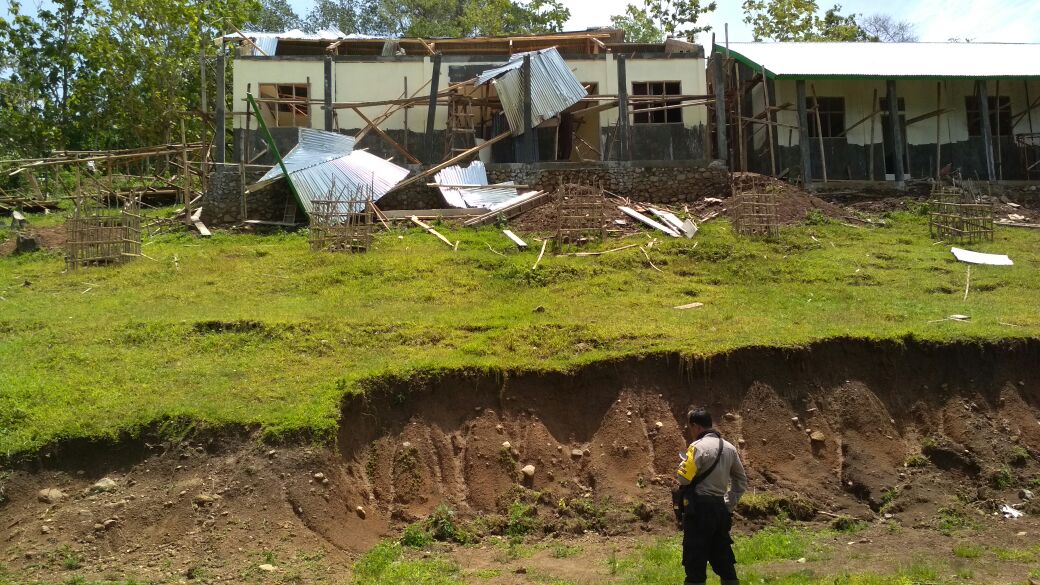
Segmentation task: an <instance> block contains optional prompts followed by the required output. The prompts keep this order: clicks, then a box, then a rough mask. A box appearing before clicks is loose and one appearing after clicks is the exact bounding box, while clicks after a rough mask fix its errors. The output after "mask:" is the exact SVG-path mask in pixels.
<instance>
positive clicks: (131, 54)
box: [0, 0, 259, 155]
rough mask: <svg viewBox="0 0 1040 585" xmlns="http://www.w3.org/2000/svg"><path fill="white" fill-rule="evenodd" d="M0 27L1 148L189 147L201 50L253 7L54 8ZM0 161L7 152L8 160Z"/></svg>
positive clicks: (99, 2) (65, 0) (171, 0)
mask: <svg viewBox="0 0 1040 585" xmlns="http://www.w3.org/2000/svg"><path fill="white" fill-rule="evenodd" d="M52 6H53V9H50V10H40V11H39V12H38V13H37V15H36V16H35V17H30V16H27V15H23V14H21V13H20V6H19V5H18V4H17V3H11V5H10V7H9V9H8V10H9V12H10V14H11V16H10V19H3V18H0V62H3V63H4V64H5V65H6V68H7V70H6V71H4V72H0V75H6V76H7V77H8V80H6V81H5V80H0V92H2V95H3V99H0V148H4V149H5V150H6V151H7V153H14V154H17V153H24V154H32V155H38V154H43V153H45V152H46V151H48V150H51V149H80V150H83V149H98V148H129V147H136V146H144V145H150V144H157V143H164V142H168V141H170V140H171V139H175V140H178V141H179V140H180V132H179V124H180V122H181V121H182V120H184V121H186V124H187V130H188V133H189V139H198V137H199V136H200V134H201V130H202V123H201V121H200V119H199V118H198V117H195V116H192V115H191V113H192V112H194V111H196V110H198V108H199V101H200V93H201V92H200V85H199V83H200V76H199V65H198V59H199V47H200V45H203V43H204V41H205V45H208V41H209V39H212V38H214V37H217V36H219V35H220V34H222V33H223V32H224V30H223V29H225V28H229V26H228V25H229V24H232V25H234V26H237V27H241V26H243V25H244V23H245V21H246V20H247V18H248V17H249V16H252V15H254V14H255V12H254V11H255V10H256V9H257V8H258V6H259V5H258V4H257V3H255V2H254V0H225V1H222V2H216V3H202V2H198V1H197V0H168V1H165V2H154V1H152V0H57V1H55V2H52ZM5 154H6V153H5Z"/></svg>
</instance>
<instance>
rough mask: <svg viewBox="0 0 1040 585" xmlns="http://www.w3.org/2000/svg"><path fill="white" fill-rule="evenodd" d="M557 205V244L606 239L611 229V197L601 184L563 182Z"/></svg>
mask: <svg viewBox="0 0 1040 585" xmlns="http://www.w3.org/2000/svg"><path fill="white" fill-rule="evenodd" d="M553 204H554V205H555V206H556V236H555V238H554V240H553V241H554V246H555V248H556V250H557V251H560V250H562V249H563V248H564V246H567V245H572V246H578V245H583V244H587V243H589V242H591V241H594V240H603V239H604V238H605V237H606V231H607V199H606V197H605V196H604V194H603V187H602V186H601V185H597V186H591V185H582V184H576V183H563V182H561V183H560V185H559V187H557V189H556V192H555V193H554V194H553Z"/></svg>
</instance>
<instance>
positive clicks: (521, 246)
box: [489, 230, 527, 252]
mask: <svg viewBox="0 0 1040 585" xmlns="http://www.w3.org/2000/svg"><path fill="white" fill-rule="evenodd" d="M502 233H503V234H505V235H506V237H507V238H509V239H510V240H512V241H513V243H514V244H516V247H517V248H519V249H520V250H526V249H527V242H525V241H523V240H521V239H520V237H519V236H517V235H516V234H514V233H513V232H512V230H502ZM489 247H490V246H489ZM492 252H494V250H492Z"/></svg>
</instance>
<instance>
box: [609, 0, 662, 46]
mask: <svg viewBox="0 0 1040 585" xmlns="http://www.w3.org/2000/svg"><path fill="white" fill-rule="evenodd" d="M610 23H611V25H613V26H614V28H619V29H621V30H623V31H625V40H626V41H627V42H630V43H659V42H661V39H662V38H663V37H664V34H663V33H662V32H661V29H660V28H658V27H657V23H655V22H654V20H653V19H652V18H650V15H648V14H647V13H646V11H644V10H641V9H639V8H638V7H636V6H634V5H632V4H629V5H628V6H626V7H625V13H624V14H615V15H614V16H611V17H610Z"/></svg>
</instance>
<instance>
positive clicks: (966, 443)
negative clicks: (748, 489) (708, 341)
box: [0, 340, 1040, 582]
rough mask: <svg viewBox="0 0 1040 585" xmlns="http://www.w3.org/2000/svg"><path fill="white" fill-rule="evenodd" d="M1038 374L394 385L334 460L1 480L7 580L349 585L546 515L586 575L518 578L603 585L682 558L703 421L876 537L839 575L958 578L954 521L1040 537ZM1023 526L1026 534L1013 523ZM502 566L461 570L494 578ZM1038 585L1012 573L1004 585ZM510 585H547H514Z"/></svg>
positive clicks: (763, 358)
mask: <svg viewBox="0 0 1040 585" xmlns="http://www.w3.org/2000/svg"><path fill="white" fill-rule="evenodd" d="M1038 363H1040V342H1020V343H1017V344H1003V345H984V344H978V345H953V346H941V347H939V346H930V345H924V344H917V343H914V342H912V341H907V342H904V343H881V344H879V343H871V342H861V341H843V340H837V341H832V342H826V343H821V344H818V345H815V346H812V347H810V348H806V349H802V350H779V349H762V348H752V349H747V350H741V351H736V352H733V353H731V354H728V355H726V356H721V357H717V358H712V359H710V360H707V361H697V362H690V361H684V360H682V359H680V358H678V357H676V356H661V357H656V358H647V359H643V360H628V361H623V362H614V363H603V364H598V365H593V366H589V367H587V368H586V369H584V370H582V371H580V372H576V373H574V374H570V375H564V374H547V375H535V374H528V375H516V376H508V375H499V376H490V375H459V376H449V377H444V378H441V379H434V380H424V381H411V382H403V383H395V384H387V385H386V386H385V387H382V388H374V389H373V390H372V391H371V392H370V393H369V394H368V395H366V396H365V397H351V398H348V399H346V400H345V401H344V405H343V417H342V420H341V429H340V434H339V437H338V441H337V445H336V447H334V448H327V447H317V446H316V447H310V448H308V447H301V446H292V447H289V446H280V447H270V446H263V445H260V444H259V443H258V442H257V441H256V440H255V439H254V438H253V437H251V436H249V435H248V433H246V432H245V431H243V432H241V433H240V434H237V435H236V434H234V433H233V432H231V431H227V430H224V431H222V433H220V434H217V433H213V434H211V435H207V434H206V433H202V432H197V433H196V434H194V435H193V436H191V437H190V438H188V439H185V440H183V441H177V442H169V441H166V442H157V443H154V444H153V443H151V442H149V441H148V439H147V438H144V439H129V438H127V439H125V440H123V441H120V442H119V443H117V444H115V445H107V446H106V445H96V444H82V443H68V444H64V445H59V446H55V448H54V449H52V450H49V451H47V452H44V453H41V454H40V455H39V457H38V458H37V459H36V460H34V461H28V462H21V463H19V464H18V465H14V466H10V467H9V468H8V469H7V470H6V471H2V470H0V473H2V475H0V484H2V490H3V492H2V493H3V496H4V500H5V502H4V503H3V504H2V505H0V564H2V565H3V566H4V567H5V570H6V571H8V572H9V573H11V574H14V575H17V576H19V578H20V579H26V580H28V579H43V580H48V581H61V580H64V579H65V578H66V577H68V576H70V575H73V574H75V575H84V576H87V577H91V578H124V579H125V578H129V577H133V578H136V579H139V580H146V581H149V582H151V581H159V582H179V581H181V580H184V579H189V578H190V577H193V576H202V575H205V576H206V578H207V579H211V580H216V579H217V578H219V579H220V580H222V581H225V582H228V581H230V582H253V581H271V582H277V581H278V580H279V579H281V580H286V579H290V580H291V579H297V578H298V580H302V582H321V581H329V582H342V581H343V580H346V579H348V578H349V573H350V564H351V562H352V561H353V560H354V559H356V558H357V556H358V555H359V554H360V553H362V552H363V551H365V550H367V549H369V548H370V547H372V546H373V545H375V544H377V543H378V542H380V541H381V540H382V539H385V538H389V537H394V536H395V535H397V534H399V533H400V530H401V529H402V528H403V527H404V526H406V525H408V524H410V523H412V522H415V521H418V520H421V519H423V518H424V517H426V516H427V515H428V514H429V513H430V512H431V511H433V510H434V508H435V507H436V506H438V505H439V504H442V503H445V504H447V505H449V506H450V507H451V508H453V509H455V510H458V513H459V515H460V517H461V518H463V519H474V518H479V519H480V520H481V521H480V523H479V525H480V526H483V529H482V530H483V531H484V532H485V533H488V534H493V533H495V532H496V531H497V532H502V531H503V526H504V525H505V523H506V517H507V516H508V513H509V508H510V506H511V505H512V504H514V503H515V502H518V501H523V502H527V503H530V504H531V505H532V506H534V508H535V509H536V510H537V512H536V513H535V520H536V523H535V528H534V529H533V532H532V534H531V535H530V536H529V538H530V539H531V540H532V541H533V542H536V543H537V542H539V541H541V540H543V539H544V538H548V537H552V538H565V539H578V540H577V543H578V544H577V546H579V547H580V548H581V549H583V550H586V551H587V554H585V555H584V557H583V556H578V557H574V558H572V559H557V558H554V557H548V556H546V555H547V553H546V554H541V553H538V554H536V555H534V556H531V557H529V558H528V559H517V562H516V563H513V561H510V563H513V564H507V566H508V567H514V565H515V567H514V568H513V570H514V571H515V570H516V569H519V568H522V567H523V568H529V569H536V570H543V569H544V571H547V572H548V573H550V574H553V575H556V576H557V577H558V578H565V579H571V580H576V581H579V582H597V581H598V580H599V579H598V577H597V575H599V573H597V572H596V571H599V570H601V569H602V567H603V564H602V563H601V562H600V561H598V560H596V559H597V558H600V557H602V556H603V555H605V554H609V549H610V547H612V546H618V547H622V548H624V547H628V549H629V550H630V549H631V548H632V547H634V546H635V544H636V542H638V539H637V537H638V536H639V535H645V534H647V533H649V534H671V529H670V527H669V515H670V510H669V504H668V502H669V489H670V488H669V486H670V478H671V477H672V473H673V468H674V465H675V461H676V458H677V454H678V453H679V452H680V450H681V449H682V447H683V440H682V438H681V434H680V433H681V426H680V425H681V420H682V416H683V413H684V412H685V411H686V409H687V408H688V407H689V406H691V405H707V406H708V407H710V408H711V409H712V410H713V411H714V412H715V413H717V418H718V419H719V421H718V422H719V424H718V426H719V428H720V430H721V431H722V433H723V434H724V435H725V436H727V437H729V438H730V440H732V441H734V442H735V443H737V444H738V445H739V446H740V449H741V451H742V456H743V458H744V460H745V462H746V464H747V466H748V468H749V472H750V473H749V476H750V479H751V484H752V487H753V490H754V492H755V494H756V495H757V496H760V497H762V496H768V497H771V498H772V497H776V498H780V502H781V503H780V504H777V505H778V506H779V508H782V509H785V510H787V511H788V512H789V513H790V514H791V515H793V516H795V517H804V518H805V519H810V520H814V521H816V522H819V523H821V526H822V525H823V524H824V523H826V522H828V521H829V520H830V519H831V518H833V516H834V515H848V516H852V517H856V518H861V519H865V520H867V521H869V522H872V523H874V524H875V527H874V528H872V529H871V530H870V531H868V532H867V533H866V534H865V535H857V540H858V539H859V538H866V539H867V540H868V542H866V543H863V544H862V546H861V545H859V544H857V545H855V546H853V545H842V544H841V543H836V544H835V546H834V548H833V554H832V556H831V557H830V560H825V561H823V562H825V563H830V564H831V565H833V566H834V567H841V566H845V563H848V566H849V567H852V568H855V567H858V566H861V565H862V566H863V567H871V566H873V568H874V569H875V570H876V569H878V567H877V566H876V563H884V562H888V561H890V560H891V559H892V558H897V557H899V556H900V555H904V556H912V555H915V554H918V553H924V554H927V553H929V551H936V552H935V554H936V555H939V557H938V558H940V559H942V558H943V556H942V555H945V557H946V558H947V560H950V562H954V561H955V560H956V559H955V558H954V557H953V556H952V555H951V554H950V552H949V546H946V544H948V543H950V542H952V541H951V540H950V538H951V537H947V536H943V535H942V533H940V532H938V531H937V528H938V527H939V526H940V523H941V522H942V520H943V518H948V517H950V514H953V513H955V514H954V515H955V517H956V518H960V519H961V520H963V519H965V518H968V519H969V520H970V522H968V523H969V524H974V523H977V524H978V530H979V532H978V533H977V534H978V536H977V537H975V536H969V538H971V539H975V540H977V541H978V542H977V544H984V545H986V546H991V545H992V546H996V545H1000V546H1005V547H1011V546H1013V543H1015V542H1017V541H1018V539H1021V538H1022V537H1020V536H1016V535H1017V534H1018V532H1022V531H1025V532H1026V533H1027V535H1036V534H1040V525H1038V524H1037V520H1036V518H1037V517H1038V515H1040V505H1038V501H1037V500H1035V499H1034V500H1033V501H1031V502H1023V501H1022V500H1021V499H1020V497H1019V491H1020V489H1021V488H1023V487H1027V486H1030V485H1031V484H1032V485H1034V486H1035V485H1036V484H1037V481H1038V479H1040V460H1038V457H1040V371H1038V370H1037V368H1036V364H1038ZM816 433H819V434H816ZM145 436H146V437H147V433H146V435H145ZM814 437H815V438H814ZM528 465H530V466H533V468H534V471H533V474H531V475H530V476H528V475H526V474H525V473H523V472H522V469H523V467H525V466H528ZM1033 490H1034V491H1040V490H1037V489H1036V487H1033ZM753 501H754V500H749V502H750V503H753ZM792 502H794V503H792ZM798 502H801V503H802V504H798ZM805 502H809V505H808V506H806V505H804V503H805ZM1005 502H1006V503H1011V504H1016V505H1019V504H1021V507H1022V508H1023V510H1024V511H1026V513H1027V516H1026V518H1024V519H1020V520H1017V521H1015V523H1014V524H1012V523H1010V522H1007V523H1005V522H1004V521H1003V520H1001V519H999V518H996V517H993V516H992V515H991V514H992V513H993V512H994V511H996V509H997V507H998V506H999V505H1000V504H1002V503H1005ZM760 503H761V502H760ZM765 508H768V506H764V507H762V506H760V507H759V508H755V507H751V508H747V509H744V510H743V516H745V517H746V520H745V521H742V522H740V523H739V526H738V528H739V530H741V531H751V530H754V529H755V528H756V527H760V526H763V525H765V524H768V523H770V522H772V521H773V520H774V518H773V516H772V514H773V513H774V512H775V511H776V510H772V511H770V510H769V509H765ZM951 511H952V512H951ZM886 515H887V516H886ZM974 519H977V522H976V521H975V520H974ZM891 525H895V526H898V527H899V530H898V531H892V530H889V531H886V530H884V526H891ZM958 538H960V537H958ZM1029 538H1030V540H1031V541H1032V542H1033V543H1035V542H1036V540H1035V536H1030V537H1029ZM644 541H645V538H644ZM490 542H493V541H492V540H485V541H484V543H483V544H480V545H476V546H469V547H461V548H456V549H453V551H452V552H451V554H452V555H454V556H455V558H457V560H458V561H459V562H460V563H462V566H463V567H464V568H465V569H467V570H468V569H470V568H473V567H476V568H477V569H478V570H479V567H481V566H482V563H485V564H486V563H489V562H491V559H492V558H493V557H494V555H490V554H484V553H482V552H480V551H481V548H480V546H492V545H491V544H488V543H490ZM581 543H586V544H581ZM994 543H996V544H994ZM839 545H840V546H839ZM853 551H854V552H853ZM944 551H945V552H944ZM622 552H624V551H622ZM539 555H541V556H539ZM893 555H895V556H893ZM543 557H544V558H543ZM585 557H588V558H587V559H586V558H585ZM539 559H541V560H539ZM583 559H584V560H583ZM543 561H544V563H547V566H546V567H543V568H539V567H538V566H536V565H535V563H540V562H543ZM568 561H569V562H570V564H568ZM499 564H501V563H499ZM261 565H270V566H273V567H274V568H275V571H274V572H271V573H270V574H268V573H267V572H265V570H264V569H261V568H260V567H261ZM882 566H884V565H882ZM1002 567H1003V568H1002ZM1005 569H1007V571H1005ZM1020 570H1021V567H1020V566H1018V565H1013V566H1012V565H1003V566H1002V565H1000V564H999V563H994V566H993V569H992V576H993V578H994V579H998V580H996V581H993V582H1002V581H1000V580H999V579H1004V578H1005V577H1008V578H1010V577H1011V575H1009V574H1006V573H1009V572H1014V571H1020ZM509 575H519V577H516V579H519V581H515V582H522V581H523V579H526V578H527V577H525V576H524V575H525V574H524V573H519V574H515V573H508V574H506V576H505V577H503V579H504V580H502V581H500V582H514V581H511V580H510V579H513V577H511V576H509Z"/></svg>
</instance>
